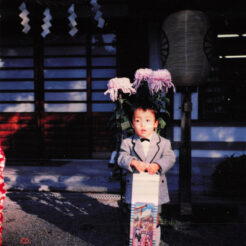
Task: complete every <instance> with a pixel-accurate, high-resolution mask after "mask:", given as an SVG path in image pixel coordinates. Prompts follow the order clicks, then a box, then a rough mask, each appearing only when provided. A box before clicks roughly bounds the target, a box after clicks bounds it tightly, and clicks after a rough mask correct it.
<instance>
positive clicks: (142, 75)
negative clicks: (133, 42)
mask: <svg viewBox="0 0 246 246" xmlns="http://www.w3.org/2000/svg"><path fill="white" fill-rule="evenodd" d="M151 74H152V70H151V69H149V68H140V69H138V70H137V71H136V72H135V80H134V83H133V87H134V88H135V89H136V90H137V89H138V87H139V86H140V84H141V82H142V81H149V79H150V76H151Z"/></svg>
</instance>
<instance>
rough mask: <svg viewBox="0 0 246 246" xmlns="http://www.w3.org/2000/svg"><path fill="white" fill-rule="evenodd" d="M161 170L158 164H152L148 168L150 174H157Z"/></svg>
mask: <svg viewBox="0 0 246 246" xmlns="http://www.w3.org/2000/svg"><path fill="white" fill-rule="evenodd" d="M159 169H160V166H159V165H158V164H157V163H151V164H150V165H149V167H148V168H147V171H148V173H149V174H155V173H157V172H158V170H159Z"/></svg>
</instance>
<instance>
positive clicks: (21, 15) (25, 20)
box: [19, 2, 31, 34]
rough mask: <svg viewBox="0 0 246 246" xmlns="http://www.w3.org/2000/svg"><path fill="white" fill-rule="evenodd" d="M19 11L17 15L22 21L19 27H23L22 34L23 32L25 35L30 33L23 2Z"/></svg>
mask: <svg viewBox="0 0 246 246" xmlns="http://www.w3.org/2000/svg"><path fill="white" fill-rule="evenodd" d="M19 9H20V10H21V13H20V14H19V16H20V18H21V19H22V22H21V25H22V26H23V27H24V28H23V29H22V32H24V33H25V34H27V33H28V32H29V31H30V29H31V27H30V25H29V21H30V19H29V18H28V15H29V11H28V10H27V8H26V4H25V2H23V3H22V4H21V5H20V7H19Z"/></svg>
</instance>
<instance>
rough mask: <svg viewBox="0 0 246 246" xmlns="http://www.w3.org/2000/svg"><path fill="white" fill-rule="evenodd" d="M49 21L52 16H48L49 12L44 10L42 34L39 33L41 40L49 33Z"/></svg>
mask: <svg viewBox="0 0 246 246" xmlns="http://www.w3.org/2000/svg"><path fill="white" fill-rule="evenodd" d="M50 20H52V16H51V14H50V10H49V9H48V8H46V9H45V11H44V18H43V21H44V24H43V25H42V29H43V32H42V33H41V35H42V36H43V38H45V37H46V35H48V34H49V33H50V27H51V22H50Z"/></svg>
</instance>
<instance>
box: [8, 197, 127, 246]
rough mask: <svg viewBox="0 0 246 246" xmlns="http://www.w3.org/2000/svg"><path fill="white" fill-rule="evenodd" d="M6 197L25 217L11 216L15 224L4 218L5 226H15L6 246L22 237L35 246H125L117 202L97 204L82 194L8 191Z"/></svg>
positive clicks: (103, 201) (14, 243)
mask: <svg viewBox="0 0 246 246" xmlns="http://www.w3.org/2000/svg"><path fill="white" fill-rule="evenodd" d="M7 196H8V198H10V199H11V201H12V202H15V203H16V204H17V205H18V207H20V210H21V211H22V212H24V213H25V216H23V215H20V216H21V217H22V220H23V221H20V220H19V221H17V220H18V214H16V216H12V220H16V221H9V220H11V215H9V216H8V217H9V218H6V219H7V221H6V226H8V225H9V223H10V222H11V223H12V224H13V227H14V223H16V225H15V226H16V228H13V230H12V232H11V230H10V229H11V228H8V229H9V230H8V233H9V234H11V233H13V234H12V235H7V234H6V235H5V242H6V245H18V243H16V242H19V241H20V239H21V238H22V237H24V238H28V239H29V240H30V242H31V245H38V246H40V245H45V246H46V245H59V246H61V245H124V240H125V238H124V235H123V234H122V231H121V229H120V224H119V220H118V218H119V209H118V208H117V207H116V205H117V202H116V201H108V200H101V201H100V200H98V199H95V198H92V197H90V196H88V195H85V194H83V193H51V192H10V193H8V194H7ZM6 209H8V208H6ZM17 210H18V209H17ZM13 213H16V212H13ZM28 216H29V217H28ZM20 222H21V223H22V227H23V228H21V225H19V224H20ZM17 224H18V225H17ZM18 228H20V229H19V230H18ZM21 230H22V232H20V231H21ZM20 233H22V234H20ZM17 234H19V235H17ZM15 237H16V239H15ZM14 240H15V241H14Z"/></svg>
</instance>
